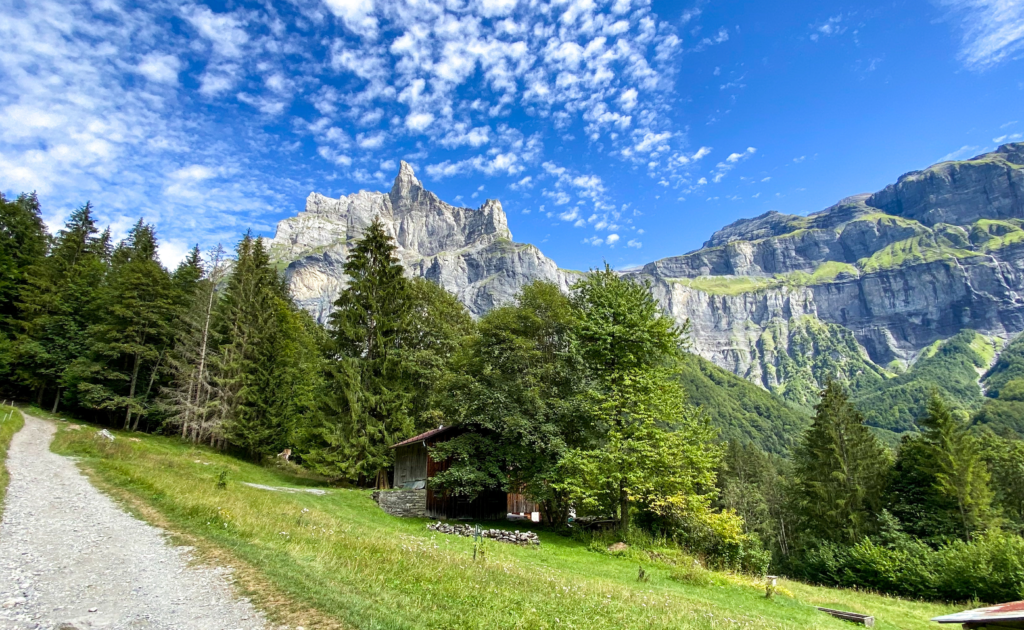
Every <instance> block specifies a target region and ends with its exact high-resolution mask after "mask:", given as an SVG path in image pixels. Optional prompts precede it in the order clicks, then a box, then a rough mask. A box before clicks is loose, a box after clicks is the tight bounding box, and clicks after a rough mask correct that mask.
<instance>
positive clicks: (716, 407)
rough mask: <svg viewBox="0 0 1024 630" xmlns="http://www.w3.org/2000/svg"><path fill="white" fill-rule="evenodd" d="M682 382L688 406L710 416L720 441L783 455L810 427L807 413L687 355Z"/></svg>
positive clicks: (732, 375)
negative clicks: (701, 409) (725, 440)
mask: <svg viewBox="0 0 1024 630" xmlns="http://www.w3.org/2000/svg"><path fill="white" fill-rule="evenodd" d="M682 382H683V388H684V389H685V390H686V394H687V396H689V399H690V402H692V403H694V404H697V405H702V406H703V407H704V408H705V409H707V410H708V412H709V413H710V414H711V419H712V421H713V422H714V423H715V426H716V427H718V429H719V431H721V437H722V439H727V440H738V441H740V442H750V443H753V444H756V445H758V446H760V447H761V448H762V449H764V450H766V451H768V452H770V453H776V454H779V455H784V454H786V453H788V452H789V449H790V448H791V447H792V446H793V444H794V443H795V440H796V439H797V438H798V437H799V436H800V434H801V433H802V432H803V430H804V429H805V428H806V427H807V426H808V425H809V424H810V416H809V415H808V414H807V413H805V412H803V411H800V410H797V409H795V408H793V407H791V406H789V405H787V404H786V403H785V402H784V401H783V400H781V399H780V398H779V397H777V396H775V395H774V394H772V393H770V392H767V391H765V390H764V389H762V388H761V387H758V386H757V385H755V384H754V383H751V382H750V381H747V380H745V379H742V378H740V377H739V376H736V375H735V374H733V373H732V372H729V371H727V370H724V369H722V368H720V367H718V366H717V365H715V364H714V363H711V362H710V361H708V360H706V359H702V358H701V357H698V356H696V355H692V354H691V355H687V357H686V359H685V362H684V369H683V377H682Z"/></svg>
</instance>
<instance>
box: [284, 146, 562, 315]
mask: <svg viewBox="0 0 1024 630" xmlns="http://www.w3.org/2000/svg"><path fill="white" fill-rule="evenodd" d="M376 216H379V217H381V219H382V220H383V221H384V224H385V226H386V228H387V230H388V232H389V233H390V234H391V236H392V237H394V239H395V242H396V243H397V244H398V255H399V257H400V258H401V260H402V264H403V265H404V266H405V269H406V271H407V272H408V273H409V274H410V275H415V276H422V277H425V278H427V279H429V280H433V281H434V282H437V283H438V284H440V285H441V286H443V287H444V288H446V289H448V290H449V291H450V292H452V293H454V294H455V295H457V296H458V297H459V299H460V300H462V302H463V303H464V304H465V305H466V307H467V308H468V309H469V311H470V312H471V313H473V314H474V315H480V314H483V313H485V312H487V311H488V310H490V309H491V308H493V307H494V306H497V305H499V304H503V303H505V302H507V301H509V300H511V299H512V298H513V297H514V296H515V294H516V293H517V292H518V291H519V288H520V287H522V286H523V285H524V284H527V283H529V282H531V281H532V280H534V279H538V278H539V279H544V280H549V281H551V282H555V283H557V284H559V285H560V286H562V287H563V288H567V287H568V283H569V278H570V277H571V276H572V275H573V273H572V272H564V271H561V270H559V269H558V267H557V266H556V265H555V263H554V262H553V261H552V260H551V259H549V258H546V257H545V256H544V255H543V254H541V253H540V250H539V249H537V248H536V247H534V246H533V245H529V244H524V243H516V242H513V241H512V233H511V232H510V231H509V229H508V219H507V218H506V216H505V212H504V210H502V207H501V202H499V201H496V200H494V199H488V200H487V201H486V202H484V204H483V205H482V206H480V207H479V208H477V209H475V210H474V209H471V208H456V207H454V206H451V205H448V204H447V203H444V202H443V201H441V200H440V199H438V198H437V196H436V195H435V194H433V193H431V192H428V191H427V190H425V189H424V188H423V184H421V183H420V181H419V180H418V179H416V176H415V174H414V173H413V170H412V167H410V166H409V165H408V164H406V163H405V162H402V163H401V167H400V170H399V173H398V177H396V178H395V183H394V186H392V188H391V191H390V192H387V193H380V192H359V193H355V194H352V195H348V196H347V197H342V198H341V199H331V198H328V197H324V196H323V195H321V194H319V193H310V195H309V197H308V198H307V199H306V210H305V212H300V213H299V214H298V216H295V217H291V218H288V219H285V220H284V221H281V222H280V223H279V224H278V225H277V233H276V235H275V236H274V238H273V239H271V240H270V241H269V243H270V252H271V256H272V257H273V258H274V259H275V260H276V261H278V263H279V264H281V265H282V266H285V275H286V277H287V279H288V282H289V284H290V285H291V288H292V294H293V295H294V296H295V299H296V301H297V302H298V303H299V304H300V305H301V306H302V307H303V308H305V309H306V310H308V311H309V312H310V313H312V314H313V316H314V317H316V318H317V319H318V320H319V321H321V322H323V321H326V318H327V316H328V315H329V314H330V312H331V309H332V308H333V304H334V300H335V299H336V298H337V296H338V292H339V291H340V290H341V289H342V288H343V287H344V286H345V283H346V278H345V274H344V273H343V272H342V269H341V268H342V266H343V265H344V264H345V259H346V257H347V256H348V249H349V246H350V245H351V244H352V243H353V242H354V241H355V240H357V239H358V238H359V237H361V236H362V234H363V231H364V230H365V229H366V227H367V226H368V225H369V224H370V222H371V221H373V218H374V217H376Z"/></svg>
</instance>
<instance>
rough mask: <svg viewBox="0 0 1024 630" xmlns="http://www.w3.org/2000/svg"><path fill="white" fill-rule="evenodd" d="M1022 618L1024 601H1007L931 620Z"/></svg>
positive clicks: (975, 620)
mask: <svg viewBox="0 0 1024 630" xmlns="http://www.w3.org/2000/svg"><path fill="white" fill-rule="evenodd" d="M1022 620H1024V601H1019V602H1009V603H1006V604H998V605H996V606H986V607H985V608H975V609H974V610H965V611H964V612H958V613H956V614H953V615H945V616H942V617H935V618H934V619H932V621H938V622H939V623H971V622H977V621H987V622H990V623H991V622H995V621H1022Z"/></svg>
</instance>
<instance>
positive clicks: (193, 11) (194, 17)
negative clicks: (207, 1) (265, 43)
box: [182, 4, 249, 58]
mask: <svg viewBox="0 0 1024 630" xmlns="http://www.w3.org/2000/svg"><path fill="white" fill-rule="evenodd" d="M182 14H183V15H184V17H185V20H186V21H187V22H188V23H189V24H191V25H192V27H193V28H195V29H196V31H197V32H198V33H199V34H200V35H201V36H202V37H203V38H204V39H206V40H207V41H208V42H209V43H210V45H211V46H212V47H213V50H214V52H215V53H216V54H218V55H220V56H222V57H228V58H237V57H241V56H242V55H243V53H244V47H245V44H246V43H248V42H249V34H248V33H246V32H245V28H244V25H243V23H242V20H241V19H239V17H238V16H236V15H234V14H232V13H214V12H213V11H211V10H210V9H209V8H207V7H205V6H196V5H194V4H193V5H188V6H186V7H185V8H184V9H182Z"/></svg>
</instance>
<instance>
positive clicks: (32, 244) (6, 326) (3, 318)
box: [0, 193, 49, 336]
mask: <svg viewBox="0 0 1024 630" xmlns="http://www.w3.org/2000/svg"><path fill="white" fill-rule="evenodd" d="M48 241H49V238H48V236H47V234H46V226H45V225H43V219H42V217H41V216H40V210H39V200H38V199H37V198H36V195H35V193H32V194H28V195H26V194H22V195H19V196H18V198H17V199H15V200H13V201H9V200H7V199H5V198H4V196H3V194H2V193H0V334H3V335H7V336H10V335H12V334H13V333H14V332H16V330H17V329H16V327H15V325H14V320H15V319H16V318H17V314H18V313H17V311H18V309H17V302H18V300H19V297H20V294H21V292H22V290H23V289H24V285H25V273H26V272H27V271H28V269H29V268H30V267H32V266H34V265H38V264H39V263H40V262H42V260H43V257H44V256H45V255H46V251H47V247H48V245H49V242H48Z"/></svg>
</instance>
